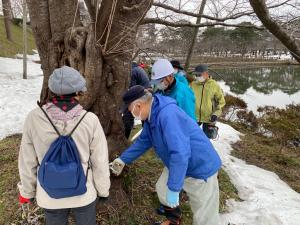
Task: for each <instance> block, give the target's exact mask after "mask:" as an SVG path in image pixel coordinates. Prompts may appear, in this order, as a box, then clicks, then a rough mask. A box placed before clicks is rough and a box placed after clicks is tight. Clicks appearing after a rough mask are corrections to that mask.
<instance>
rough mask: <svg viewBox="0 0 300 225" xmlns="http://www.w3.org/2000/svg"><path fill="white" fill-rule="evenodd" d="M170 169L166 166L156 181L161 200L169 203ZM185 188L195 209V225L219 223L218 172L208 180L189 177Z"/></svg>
mask: <svg viewBox="0 0 300 225" xmlns="http://www.w3.org/2000/svg"><path fill="white" fill-rule="evenodd" d="M168 176H169V170H168V168H166V167H165V168H164V170H163V172H162V174H161V176H160V178H159V179H158V181H157V183H156V192H157V195H158V198H159V201H160V203H161V204H163V205H166V206H167V205H168V204H167V201H166V196H167V190H168V187H167V182H168ZM183 189H184V190H185V192H186V193H187V195H188V197H189V203H190V206H191V209H192V211H193V225H219V184H218V178H217V173H216V174H215V175H213V176H212V177H210V178H208V180H207V182H205V181H204V180H200V179H195V178H191V177H187V178H186V179H185V180H184V186H183Z"/></svg>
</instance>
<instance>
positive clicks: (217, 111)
mask: <svg viewBox="0 0 300 225" xmlns="http://www.w3.org/2000/svg"><path fill="white" fill-rule="evenodd" d="M215 85H216V92H215V96H214V101H215V108H214V112H213V113H212V115H216V116H218V117H220V116H221V114H222V108H223V107H224V106H225V104H226V102H225V98H224V94H223V91H222V89H221V87H220V86H219V85H218V84H217V83H215Z"/></svg>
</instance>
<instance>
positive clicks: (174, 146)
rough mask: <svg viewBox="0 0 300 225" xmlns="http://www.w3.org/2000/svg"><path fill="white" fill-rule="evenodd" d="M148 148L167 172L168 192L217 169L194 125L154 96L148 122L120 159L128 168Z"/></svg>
mask: <svg viewBox="0 0 300 225" xmlns="http://www.w3.org/2000/svg"><path fill="white" fill-rule="evenodd" d="M151 147H153V148H154V150H155V152H156V154H157V155H158V157H159V158H160V159H161V160H162V161H163V163H164V165H165V166H166V167H167V168H168V169H169V177H168V183H167V185H168V188H169V189H170V190H171V191H180V190H181V189H182V187H183V184H184V179H185V177H193V178H196V179H203V180H206V179H207V178H209V177H210V176H212V175H214V174H215V173H216V172H217V171H218V170H219V169H220V167H221V159H220V157H219V155H218V153H217V152H216V150H215V149H214V147H213V146H212V144H211V143H210V141H209V139H208V138H207V137H206V135H205V134H204V133H203V131H202V129H201V128H200V127H199V126H198V125H197V123H196V122H195V121H194V120H192V119H191V118H190V117H189V116H188V115H187V114H186V113H185V112H183V110H182V109H180V108H179V107H178V106H177V105H176V102H175V101H174V100H173V99H171V98H169V97H165V96H162V95H159V94H156V95H154V99H153V103H152V108H151V116H150V121H149V120H146V121H145V122H144V127H143V131H142V133H141V135H140V136H139V137H138V139H137V140H136V142H135V143H134V144H132V145H131V146H130V147H129V148H128V149H127V150H126V151H124V152H123V153H122V155H121V156H120V158H121V159H122V160H123V162H125V163H126V164H130V163H131V162H133V161H134V160H135V159H137V158H138V157H140V156H141V155H142V154H143V153H145V152H146V151H147V150H148V149H150V148H151Z"/></svg>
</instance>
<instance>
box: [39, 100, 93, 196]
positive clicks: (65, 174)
mask: <svg viewBox="0 0 300 225" xmlns="http://www.w3.org/2000/svg"><path fill="white" fill-rule="evenodd" d="M39 106H40V105H39ZM40 108H41V110H42V111H43V112H44V114H45V115H46V117H47V119H48V120H49V121H50V123H51V125H52V126H53V128H54V130H55V131H56V133H57V134H58V138H57V139H56V140H55V141H54V142H53V143H52V144H51V145H50V148H49V150H48V151H47V153H46V154H45V157H44V158H43V161H42V163H41V165H40V168H39V170H38V180H39V183H40V185H41V186H42V188H43V189H44V190H45V191H46V192H47V194H48V195H49V196H50V197H51V198H55V199H60V198H67V197H73V196H78V195H82V194H84V193H86V191H87V188H86V181H87V176H88V170H89V167H88V168H87V171H86V176H85V174H84V171H83V168H82V164H81V161H80V156H79V153H78V149H77V146H76V144H75V142H74V140H73V138H72V136H71V135H72V134H73V132H74V131H75V129H76V128H77V127H78V125H79V124H80V122H81V121H82V120H83V118H84V117H85V115H86V114H87V113H88V112H86V113H85V114H84V115H83V117H82V118H81V119H80V120H79V122H78V123H77V124H76V126H75V127H74V129H73V130H72V131H71V133H70V134H69V135H66V136H63V135H61V134H60V133H59V131H58V130H57V128H56V127H55V125H54V124H53V122H52V121H51V119H50V118H49V116H48V115H47V113H46V112H45V110H44V109H43V108H42V107H41V106H40Z"/></svg>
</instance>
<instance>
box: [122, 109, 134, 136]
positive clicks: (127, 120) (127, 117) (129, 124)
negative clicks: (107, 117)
mask: <svg viewBox="0 0 300 225" xmlns="http://www.w3.org/2000/svg"><path fill="white" fill-rule="evenodd" d="M122 120H123V124H124V129H125V137H126V138H127V139H128V138H129V136H130V133H131V130H132V128H133V125H134V117H133V115H132V114H131V112H129V111H128V110H126V112H125V113H124V114H123V118H122Z"/></svg>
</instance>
